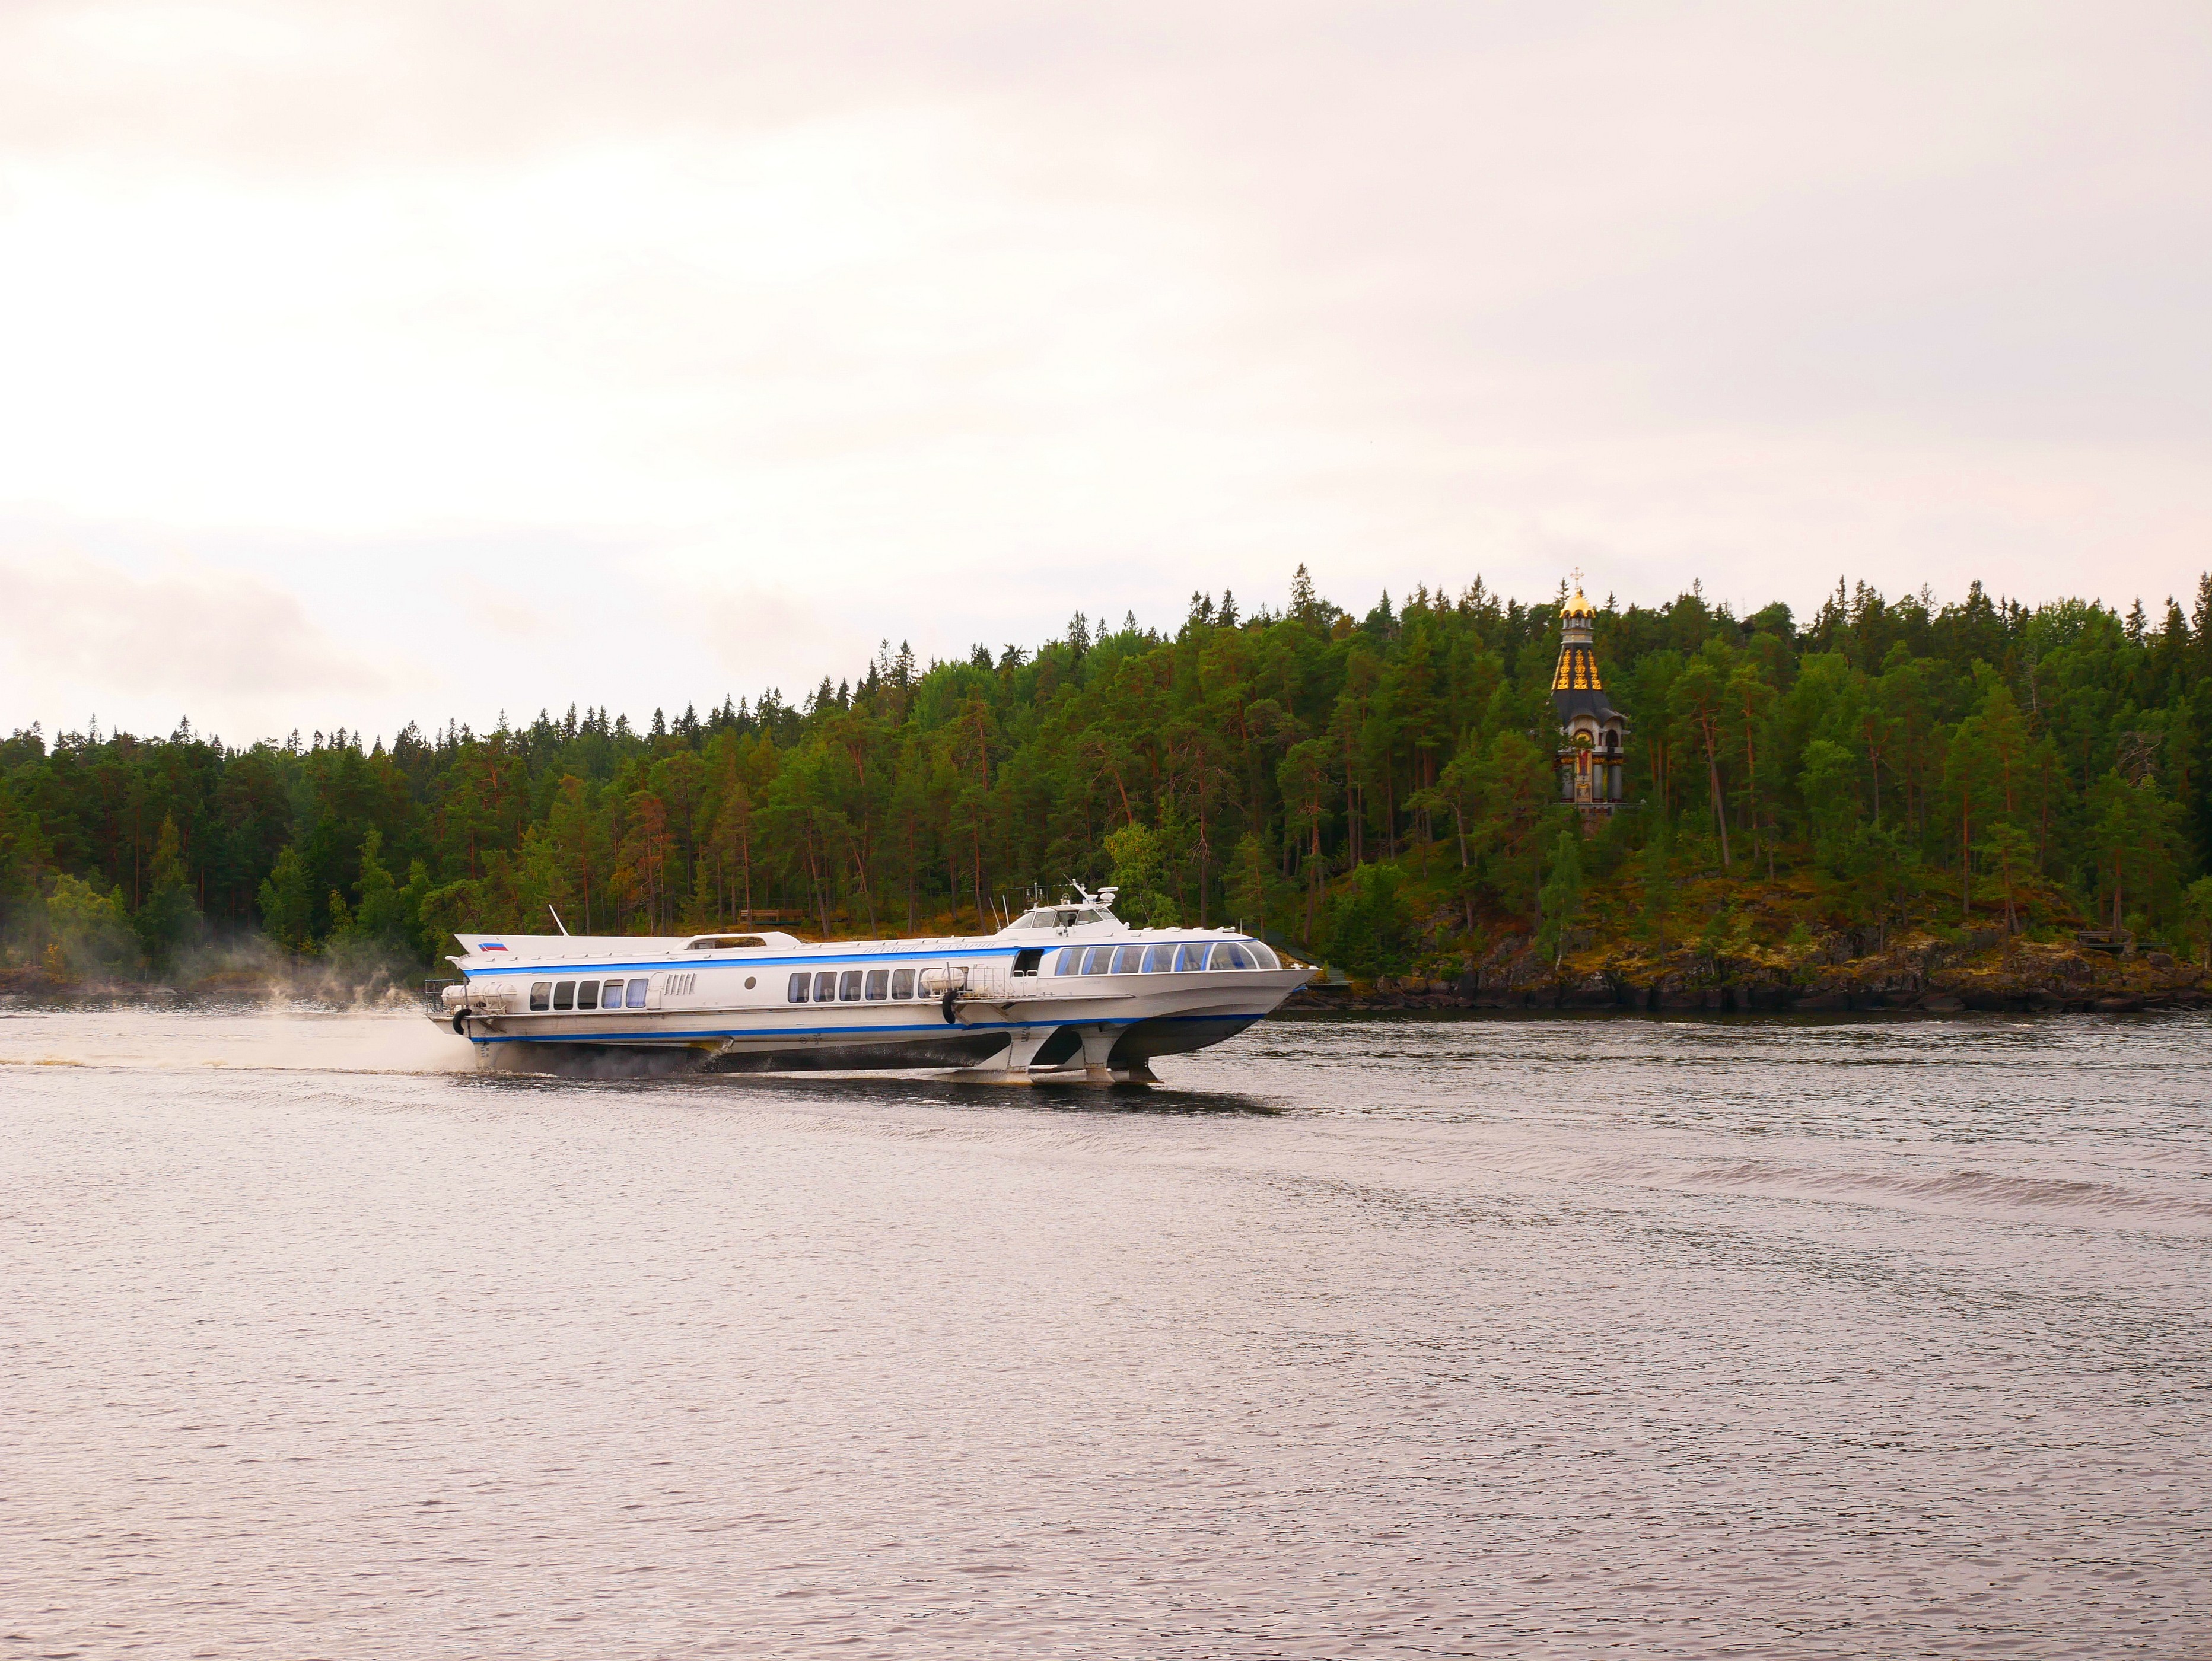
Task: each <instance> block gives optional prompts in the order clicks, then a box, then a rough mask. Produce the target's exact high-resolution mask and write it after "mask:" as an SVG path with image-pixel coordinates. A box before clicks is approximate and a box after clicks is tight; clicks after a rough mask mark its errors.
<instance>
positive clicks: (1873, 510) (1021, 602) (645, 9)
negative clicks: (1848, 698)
mask: <svg viewBox="0 0 2212 1661" xmlns="http://www.w3.org/2000/svg"><path fill="white" fill-rule="evenodd" d="M2208 264H2212V44H2208V38H2207V32H2206V28H2205V26H2204V22H2203V12H2202V9H2201V8H2194V7H2190V6H2186V5H2180V4H2170V5H2169V4H2144V5H2133V6H2128V5H2122V6H2118V7H2110V8H2100V9H2098V10H2097V11H2096V12H2094V13H2091V12H2089V11H2088V10H2087V9H2075V8H2069V7H2037V6H2033V5H2028V6H2022V5H2018V4H2010V5H2004V6H1996V5H1968V6H1965V7H1954V8H1951V9H1943V10H1940V11H1930V10H1929V9H1926V8H1919V7H1904V6H1897V7H1884V6H1879V5H1877V6H1873V7H1851V8H1837V9H1830V10H1822V9H1803V8H1800V9H1793V10H1790V11H1788V12H1777V11H1774V10H1772V9H1765V8H1730V7H1725V6H1724V7H1720V8H1705V7H1699V8H1673V7H1664V6H1662V7H1641V6H1630V7H1613V6H1606V5H1567V6H1534V5H1530V6H1504V7H1489V8H1470V7H1429V6H1421V5H1415V6H1413V7H1408V8H1396V9H1374V8H1362V7H1352V6H1348V5H1342V4H1322V3H1291V4H1288V5H1282V6H1273V7H1269V8H1266V9H1257V8H1249V7H1246V6H1243V5H1241V4H1235V3H1217V4H1213V5H1206V6H1191V5H1188V4H1176V5H1169V4H1167V3H1165V0H1159V3H1146V0H1140V3H1136V4H1133V5H1130V6H1126V7H1119V8H1114V9H1105V10H1101V9H1096V8H1093V9H1083V10H1077V9H1067V10H1065V11H1055V10H1053V9H1040V8H1037V7H1035V6H1030V5H1020V6H1017V5H1014V4H1012V3H1011V0H945V3H940V4H936V5H932V6H929V7H926V8H908V9H902V10H893V11H884V9H880V8H860V7H852V6H847V5H842V4H840V3H836V0H829V3H824V4H823V5H820V6H811V7H805V8H792V7H768V6H764V5H750V6H748V5H739V6H731V7H714V8H702V7H697V6H691V5H684V4H674V3H669V4H654V3H641V4H637V5H631V6H623V7H615V6H611V5H605V4H585V3H568V4H562V3H552V4H548V5H544V6H539V7H533V8H532V9H530V10H529V11H528V12H527V14H524V13H520V12H517V11H515V10H514V9H513V8H512V7H510V6H507V5H506V4H503V3H497V0H438V3H435V4H434V3H430V0H379V3H374V4H371V3H365V0H288V3H285V4H283V5H281V6H279V5H272V4H266V3H258V0H127V3H126V0H26V3H21V4H18V5H15V6H13V7H9V8H7V9H4V10H0V363H4V364H5V365H6V366H7V368H6V374H5V377H4V380H0V514H4V515H5V516H6V518H7V519H8V520H11V521H14V522H16V523H20V524H24V525H33V526H39V527H41V528H40V538H47V539H46V540H41V539H38V538H33V539H29V540H26V539H25V538H23V537H21V536H17V535H15V534H14V533H12V532H4V531H0V556H5V557H9V558H12V559H14V560H15V563H16V564H17V565H18V566H22V565H25V564H26V563H27V562H28V552H27V551H29V550H31V549H33V548H42V547H45V546H47V545H51V542H52V539H58V541H59V542H60V543H61V544H62V545H69V546H73V547H78V548H84V549H88V550H93V551H100V550H106V549H112V550H115V552H114V554H113V558H114V560H115V563H116V565H117V569H118V570H121V571H125V572H129V573H135V574H137V575H136V578H135V579H134V580H137V581H155V580H156V576H155V575H154V574H155V573H156V570H157V568H156V566H155V564H154V563H149V556H148V555H147V553H146V552H145V550H146V549H148V548H175V549H185V550H189V551H191V558H192V559H193V560H194V561H195V562H197V563H196V564H195V566H194V567H193V569H194V570H195V571H197V573H199V574H200V575H197V576H195V577H194V578H193V579H192V581H194V582H199V581H202V580H203V579H204V578H205V577H206V576H207V574H209V573H214V572H227V573H230V574H233V575H234V577H235V579H236V580H237V581H240V582H242V583H244V584H245V585H246V587H249V588H252V587H254V585H258V589H257V590H256V592H260V593H264V595H266V596H270V597H279V596H283V595H290V596H293V597H294V599H295V602H296V604H297V605H298V607H299V609H300V614H301V616H302V617H309V618H315V619H319V620H320V621H321V624H322V626H323V627H324V628H325V630H327V631H328V635H329V640H330V643H331V651H333V652H335V653H336V654H338V656H340V657H343V656H345V654H351V658H352V660H353V661H354V662H356V664H359V665H380V664H382V663H384V662H385V661H386V658H385V654H384V652H383V650H382V648H381V642H385V641H390V640H394V639H398V640H404V641H406V642H409V646H410V650H411V651H414V652H416V653H418V654H421V655H422V656H423V657H424V658H425V659H426V660H429V661H433V662H435V663H436V664H437V665H438V666H439V669H440V672H441V674H442V675H444V676H445V677H447V678H446V679H445V680H444V681H443V682H441V683H440V684H436V685H435V686H434V685H432V684H429V683H426V682H425V681H423V680H422V679H420V678H412V677H410V678H386V679H385V680H383V681H381V682H375V681H374V680H373V679H359V678H356V679H355V680H353V681H350V682H347V683H345V684H343V685H340V684H334V683H332V682H331V681H330V680H329V679H328V678H321V679H318V678H316V674H315V672H314V671H316V670H317V667H318V666H319V664H321V663H322V662H324V661H325V660H327V658H328V655H329V654H322V653H318V654H311V655H312V656H313V659H314V661H313V662H309V661H306V660H297V661H295V660H289V659H281V658H280V659H274V660H270V661H271V664H272V665H282V664H283V663H287V662H291V663H294V669H282V668H280V667H276V666H272V667H271V668H270V670H269V672H268V678H266V679H264V680H263V681H260V682H257V683H255V684H253V685H252V686H250V687H248V686H245V685H241V684H233V683H231V682H228V681H226V680H224V679H223V678H222V674H223V673H224V672H227V671H224V670H222V668H221V666H213V667H210V668H208V669H207V671H206V672H205V673H204V676H201V678H195V676H196V675H199V674H200V672H199V671H197V670H195V669H192V668H191V666H190V665H189V664H187V665H182V666H172V667H171V668H169V669H166V670H164V671H163V673H164V674H165V675H167V680H166V681H165V682H164V686H163V695H164V696H170V695H172V694H173V695H174V696H177V697H181V698H185V699H186V700H194V699H202V698H204V699H209V700H213V699H216V698H227V699H234V700H238V701H240V703H239V705H238V707H250V708H252V709H254V710H255V711H257V712H258V714H257V715H256V717H255V719H256V720H257V721H258V722H259V723H260V725H262V726H264V727H269V728H271V729H273V728H275V727H289V726H291V725H293V724H295V723H296V722H299V721H304V720H308V719H309V718H308V717H305V716H302V715H299V714H297V713H296V712H295V706H296V705H298V704H299V703H301V702H302V701H305V702H308V703H313V702H316V701H318V700H321V701H333V700H335V701H340V702H343V701H345V700H350V702H349V703H347V705H346V708H347V710H348V713H347V715H345V716H344V717H343V719H345V720H346V721H347V722H348V724H350V725H367V726H370V727H376V728H381V729H383V730H389V728H390V727H392V726H395V725H397V724H398V722H399V721H402V720H404V719H405V718H407V717H409V716H410V715H411V716H416V717H418V718H421V719H422V720H425V721H429V720H433V719H437V718H441V717H442V716H443V715H446V714H447V713H449V712H450V713H453V714H458V715H461V716H463V717H464V718H467V719H473V720H475V721H478V722H483V721H488V720H489V719H491V718H492V717H493V715H495V712H496V710H497V709H500V708H501V707H512V708H513V709H517V710H522V709H535V707H537V706H538V704H541V703H543V704H547V705H550V706H552V707H555V708H559V707H562V706H563V705H565V703H567V702H568V701H569V700H570V699H571V698H574V699H575V700H577V701H579V702H587V703H610V704H612V705H613V706H614V707H617V708H623V707H629V708H631V709H636V710H640V711H642V710H646V709H650V708H651V707H652V706H653V705H654V704H656V703H659V704H663V705H667V704H671V703H673V704H675V705H676V706H678V707H680V705H681V704H682V703H684V701H686V700H687V699H689V698H690V697H697V698H698V699H699V701H700V702H701V703H705V702H707V701H708V700H709V699H711V698H714V697H718V696H719V695H720V692H722V691H733V690H734V691H738V692H740V693H744V692H745V691H748V690H757V687H758V686H759V685H760V684H769V683H771V682H773V683H775V684H781V685H783V686H784V687H785V689H786V690H787V691H797V690H799V689H803V688H804V687H805V686H808V685H811V684H813V683H814V682H816V681H817V680H818V679H819V678H821V676H822V675H823V674H825V673H826V674H829V675H830V676H832V677H833V678H836V677H840V676H844V675H848V674H850V673H852V672H855V671H857V670H858V668H859V667H860V665H861V664H862V663H863V662H864V661H865V660H866V657H867V656H868V655H869V654H871V653H872V650H873V643H874V642H875V641H876V640H877V639H878V638H879V637H881V636H890V638H891V639H892V640H894V641H896V640H898V639H901V638H910V639H912V640H913V641H914V642H915V645H916V646H917V648H920V649H921V650H922V651H923V652H924V653H925V654H928V653H939V654H964V652H965V650H966V648H967V647H968V646H969V644H970V643H971V642H975V641H978V640H981V641H983V642H987V643H990V644H992V645H994V646H999V645H1003V644H1005V643H1006V642H1014V641H1032V640H1035V639H1036V638H1038V637H1041V636H1044V635H1046V634H1048V633H1050V632H1053V631H1054V630H1057V629H1058V628H1059V627H1060V625H1061V624H1062V623H1063V622H1064V621H1065V619H1066V617H1067V615H1068V614H1069V613H1070V612H1071V611H1073V610H1075V609H1077V608H1079V607H1080V608H1081V609H1083V610H1085V611H1090V612H1092V613H1093V614H1094V615H1095V614H1097V612H1098V611H1101V610H1102V609H1103V610H1105V611H1108V612H1109V614H1110V615H1111V616H1113V617H1114V618H1117V619H1118V618H1119V617H1120V615H1121V611H1123V610H1124V609H1125V608H1130V607H1133V608H1134V609H1135V610H1137V611H1139V615H1140V616H1142V617H1144V618H1147V619H1152V620H1158V621H1161V622H1168V621H1171V620H1172V619H1173V618H1176V617H1178V616H1179V615H1180V614H1181V611H1182V604H1183V600H1184V598H1185V596H1187V595H1188V593H1189V591H1190V590H1191V589H1192V588H1194V587H1200V588H1205V589H1208V590H1212V591H1215V592H1218V590H1219V588H1220V587H1223V586H1225V585H1227V586H1232V587H1235V588H1236V589H1237V592H1238V593H1239V594H1240V596H1242V597H1243V599H1245V601H1246V603H1247V604H1248V605H1249V604H1250V603H1251V602H1253V601H1254V600H1256V599H1262V598H1266V597H1268V596H1271V595H1272V596H1279V594H1280V593H1281V592H1282V588H1283V586H1284V583H1285V580H1286V574H1287V572H1288V570H1289V569H1290V568H1291V566H1292V565H1294V564H1296V563H1298V562H1300V561H1304V562H1306V563H1309V564H1310V565H1311V566H1312V568H1313V569H1314V571H1315V573H1316V577H1317V579H1319V580H1320V581H1322V583H1323V585H1324V587H1326V588H1328V590H1329V591H1331V592H1332V593H1334V595H1335V596H1336V597H1337V598H1339V599H1340V600H1342V601H1343V602H1344V603H1346V604H1350V605H1358V606H1360V607H1363V608H1364V606H1365V605H1368V604H1369V603H1370V602H1371V599H1372V596H1373V592H1374V590H1375V589H1376V587H1382V586H1384V585H1388V586H1389V587H1391V588H1392V589H1393V590H1394V591H1395V592H1399V593H1402V592H1404V591H1405V590H1406V589H1407V588H1408V587H1411V586H1412V584H1413V582H1415V581H1425V582H1429V583H1431V584H1433V583H1437V582H1443V583H1444V584H1446V585H1447V586H1449V587H1457V586H1459V585H1460V584H1462V583H1464V582H1465V581H1467V580H1468V579H1469V578H1470V577H1471V576H1472V575H1474V573H1475V572H1476V571H1477V570H1480V571H1482V572H1483V573H1484V575H1486V576H1487V577H1488V578H1489V579H1490V580H1491V581H1492V583H1493V584H1494V585H1498V586H1504V587H1509V588H1512V589H1516V590H1518V591H1519V592H1522V593H1529V594H1534V593H1548V592H1549V591H1550V589H1551V587H1552V586H1553V582H1554V581H1556V578H1557V575H1558V570H1557V568H1558V566H1559V564H1560V563H1562V562H1563V560H1564V559H1565V558H1566V557H1568V556H1569V554H1570V553H1571V554H1572V555H1573V556H1574V557H1579V558H1581V559H1582V560H1583V563H1585V564H1587V565H1589V566H1590V567H1591V568H1592V573H1593V579H1592V580H1593V581H1595V582H1597V583H1599V584H1600V585H1601V586H1603V587H1609V588H1612V589H1614V590H1616V591H1618V592H1620V593H1622V594H1623V595H1624V597H1635V598H1640V599H1648V600H1656V599H1664V598H1666V597H1667V596H1668V595H1670V594H1671V593H1674V592H1676V591H1678V590H1680V588H1682V587H1686V586H1687V585H1688V583H1689V582H1690V581H1692V579H1693V578H1702V579H1703V580H1704V581H1705V587H1706V588H1707V590H1708V591H1709V592H1712V593H1728V594H1731V595H1735V596H1737V597H1740V598H1743V599H1762V600H1763V599H1765V598H1768V597H1772V596H1777V595H1778V596H1779V597H1781V598H1784V599H1789V600H1790V601H1791V602H1792V603H1793V604H1796V605H1800V606H1801V607H1802V606H1803V605H1809V604H1811V603H1812V602H1813V601H1814V600H1815V599H1817V597H1818V596H1819V594H1820V593H1822V592H1824V591H1825V590H1826V588H1827V587H1829V586H1830V585H1831V584H1832V581H1833V580H1834V578H1835V576H1836V575H1838V574H1847V575H1851V576H1853V577H1857V576H1864V577H1867V578H1869V580H1872V581H1876V582H1878V583H1880V584H1881V585H1882V586H1885V587H1889V588H1891V589H1893V590H1894V589H1897V588H1900V587H1911V588H1917V587H1919V586H1920V585H1921V584H1922V583H1923V582H1927V583H1932V584H1934V585H1935V586H1936V588H1937V589H1938V590H1939V591H1945V590H1956V589H1957V588H1959V587H1963V585H1964V583H1965V582H1966V581H1967V580H1969V579H1970V578H1972V577H1973V576H1977V575H1979V576H1983V577H1984V578H1985V579H1987V580H1988V581H1990V583H1991V584H1992V585H1993V586H1996V587H2003V588H2009V589H2011V590H2012V591H2013V592H2015V593H2019V594H2021V596H2022V597H2024V598H2027V599H2038V598H2042V597H2045V596H2049V595H2051V594H2056V593H2064V592H2072V591H2080V590H2082V589H2089V590H2093V591H2095V592H2099V593H2104V594H2105V595H2106V597H2108V598H2111V599H2117V600H2119V601H2121V602H2122V603H2124V602H2125V600H2126V599H2130V598H2132V597H2133V595H2134V593H2136V592H2137V591H2138V590H2140V591H2142V592H2143V593H2146V594H2148V595H2158V594H2162V593H2164V592H2166V591H2169V590H2172V591H2185V590H2186V589H2187V588H2188V587H2189V586H2190V585H2191V582H2192V581H2193V579H2194V575H2195V568H2196V565H2197V563H2198V562H2200V561H2201V560H2202V559H2203V549H2204V548H2205V547H2206V545H2207V544H2208V541H2212V538H2208V535H2207V532H2208V531H2212V478H2208V470H2207V469H2206V468H2205V466H2204V465H2203V455H2204V454H2205V453H2206V441H2207V439H2208V438H2212V433H2208V431H2207V427H2208V424H2212V423H2208V417H2212V406H2208V405H2207V404H2206V401H2205V399H2204V397H2203V390H2202V389H2203V387H2204V386H2206V385H2208V384H2212V310H2208V308H2206V307H2203V305H2202V303H2201V300H2200V297H2199V295H2198V293H2197V289H2198V288H2199V287H2200V286H2201V283H2200V281H2199V279H2198V277H2197V273H2198V272H2201V271H2203V270H2204V269H2205V268H2206V267H2207V265H2208ZM29 563H35V562H29ZM161 580H163V581H166V580H168V579H166V578H162V579H161ZM188 586H189V585H188ZM671 640H678V641H682V642H688V643H689V644H688V645H687V646H686V647H685V648H684V650H681V651H678V652H677V653H674V654H671V653H670V652H669V651H668V650H667V649H666V646H667V642H670V641H671ZM111 655H112V654H111ZM85 661H86V662H87V663H89V662H90V661H91V660H89V659H88V660H85ZM295 670H296V672H295ZM72 673H73V674H74V673H78V672H77V671H72ZM709 674H711V675H714V676H716V677H725V676H726V677H729V678H730V680H731V682H732V683H733V684H700V683H699V682H698V681H697V680H695V679H690V678H689V677H693V676H700V675H709ZM83 676H89V677H90V678H89V679H88V680H86V679H83V678H82V677H83ZM47 680H48V681H49V682H53V683H54V684H58V681H55V678H54V676H53V675H52V673H49V674H48V675H47ZM80 680H81V683H82V684H85V685H89V686H91V687H93V688H94V689H95V690H96V689H97V688H98V686H99V685H100V684H101V683H100V678H99V674H98V673H95V672H94V671H93V670H92V669H90V668H84V669H83V670H82V675H81V677H80ZM671 680H675V681H677V682H678V684H671ZM114 684H116V685H117V686H118V687H120V686H122V685H124V684H125V683H124V682H122V681H118V682H116V683H114ZM434 693H435V695H437V696H442V697H451V698H453V699H454V700H456V701H457V707H455V708H453V709H451V710H450V711H449V710H448V709H445V708H426V707H423V703H424V701H425V700H426V699H428V697H431V696H432V695H433V694H434ZM69 696H70V697H77V696H78V694H77V692H76V691H71V692H70V694H69ZM403 699H404V701H405V703H406V706H407V707H404V708H403V707H400V703H401V700H403ZM33 707H34V708H35V709H36V710H37V712H39V713H41V714H47V715H48V718H49V719H52V718H53V716H54V715H72V714H73V709H71V708H70V707H69V706H52V705H49V704H46V703H38V704H36V705H35V706H33ZM195 708H197V703H196V704H195ZM50 709H51V711H52V713H51V714H48V711H49V710H50ZM196 718H197V716H196ZM336 718H337V717H335V716H333V719H336Z"/></svg>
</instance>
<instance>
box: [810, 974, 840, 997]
mask: <svg viewBox="0 0 2212 1661" xmlns="http://www.w3.org/2000/svg"><path fill="white" fill-rule="evenodd" d="M814 1001H815V1002H817V1003H835V1002H836V1001H837V977H836V975H834V974H831V973H830V972H829V971H828V970H823V972H822V973H821V974H819V975H817V976H816V977H814Z"/></svg>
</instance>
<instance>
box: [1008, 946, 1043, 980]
mask: <svg viewBox="0 0 2212 1661" xmlns="http://www.w3.org/2000/svg"><path fill="white" fill-rule="evenodd" d="M1043 961H1044V948H1043V947H1042V946H1031V947H1030V948H1029V949H1028V950H1027V951H1024V952H1015V953H1014V973H1016V974H1017V975H1034V974H1036V972H1037V965H1038V964H1041V963H1042V962H1043Z"/></svg>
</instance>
